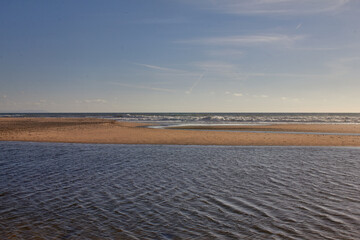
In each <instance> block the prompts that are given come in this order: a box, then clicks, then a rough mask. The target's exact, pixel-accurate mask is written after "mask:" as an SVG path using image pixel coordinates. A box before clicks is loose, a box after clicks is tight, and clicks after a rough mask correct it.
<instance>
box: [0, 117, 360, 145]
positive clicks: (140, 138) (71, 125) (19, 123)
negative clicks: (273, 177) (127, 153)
mask: <svg viewBox="0 0 360 240" xmlns="http://www.w3.org/2000/svg"><path fill="white" fill-rule="evenodd" d="M148 125H149V124H145V123H134V122H118V121H114V120H106V119H95V118H8V117H4V118H0V141H27V142H63V143H103V144H168V145H231V146H249V145H252V146H360V135H359V134H360V125H358V124H272V125H264V126H262V125H249V126H185V127H181V128H178V129H162V128H160V129H158V128H156V129H155V128H146V126H148ZM213 130H216V131H213ZM267 131H269V132H267ZM292 132H293V133H292ZM297 132H299V133H302V134H296V133H297ZM312 133H316V134H312ZM341 134H345V135H341ZM351 134H354V135H351ZM356 134H358V135H356Z"/></svg>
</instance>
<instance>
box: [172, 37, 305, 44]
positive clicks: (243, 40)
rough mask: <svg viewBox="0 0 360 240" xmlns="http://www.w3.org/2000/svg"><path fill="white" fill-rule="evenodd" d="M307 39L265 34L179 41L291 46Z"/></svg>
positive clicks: (187, 42)
mask: <svg viewBox="0 0 360 240" xmlns="http://www.w3.org/2000/svg"><path fill="white" fill-rule="evenodd" d="M303 38H305V36H302V35H294V36H290V35H285V34H264V35H239V36H227V37H209V38H199V39H189V40H181V41H177V42H178V43H186V44H206V45H220V46H221V45H234V46H236V45H253V44H278V43H281V44H291V43H293V42H295V41H297V40H301V39H303Z"/></svg>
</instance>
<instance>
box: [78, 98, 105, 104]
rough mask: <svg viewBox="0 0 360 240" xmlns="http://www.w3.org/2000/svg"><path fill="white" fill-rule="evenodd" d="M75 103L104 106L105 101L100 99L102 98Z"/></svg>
mask: <svg viewBox="0 0 360 240" xmlns="http://www.w3.org/2000/svg"><path fill="white" fill-rule="evenodd" d="M76 103H87V104H91V103H98V104H99V103H100V104H105V103H107V100H105V99H102V98H94V99H85V100H76Z"/></svg>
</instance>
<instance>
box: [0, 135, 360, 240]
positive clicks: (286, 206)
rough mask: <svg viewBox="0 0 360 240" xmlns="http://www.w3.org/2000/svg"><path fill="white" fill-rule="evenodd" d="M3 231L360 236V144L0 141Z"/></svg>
mask: <svg viewBox="0 0 360 240" xmlns="http://www.w3.org/2000/svg"><path fill="white" fill-rule="evenodd" d="M0 173H1V174H0V239H309V240H310V239H311V240H313V239H333V240H335V239H336V240H339V239H359V238H360V237H359V236H360V227H359V226H360V174H359V173H360V148H334V147H230V146H165V145H163V146H161V145H106V144H61V143H21V142H0Z"/></svg>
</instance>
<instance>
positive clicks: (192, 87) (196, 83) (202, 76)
mask: <svg viewBox="0 0 360 240" xmlns="http://www.w3.org/2000/svg"><path fill="white" fill-rule="evenodd" d="M204 75H205V72H203V73H202V74H201V75H200V77H199V78H198V79H197V80H196V81H195V82H194V84H193V85H192V86H191V87H190V89H189V90H188V91H186V92H185V93H186V94H191V93H192V91H193V89H194V88H195V87H196V86H197V85H198V84H199V82H200V81H201V80H202V79H203V78H204Z"/></svg>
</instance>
